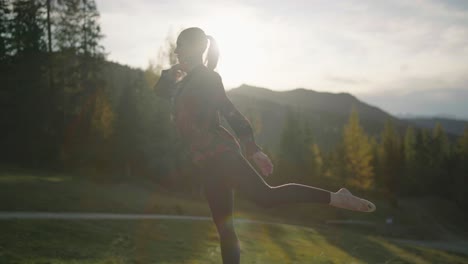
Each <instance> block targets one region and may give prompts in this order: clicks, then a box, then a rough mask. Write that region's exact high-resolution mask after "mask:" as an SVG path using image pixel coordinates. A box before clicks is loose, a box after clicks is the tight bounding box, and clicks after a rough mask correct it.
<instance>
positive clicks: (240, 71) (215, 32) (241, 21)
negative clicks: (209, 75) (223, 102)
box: [204, 11, 268, 88]
mask: <svg viewBox="0 0 468 264" xmlns="http://www.w3.org/2000/svg"><path fill="white" fill-rule="evenodd" d="M226 13H229V12H228V11H226ZM226 13H223V15H220V16H217V17H212V18H211V19H210V21H208V22H207V23H206V25H205V26H204V28H206V30H205V32H206V34H209V35H212V36H213V37H214V38H215V39H216V40H217V42H218V46H219V49H220V59H219V63H218V68H217V71H218V72H219V73H220V74H221V76H222V78H223V82H224V85H225V87H227V88H231V87H235V86H238V85H240V84H242V83H245V82H249V81H251V80H255V79H256V78H255V75H256V74H257V73H258V71H259V70H260V69H262V68H263V67H264V65H265V64H266V63H268V60H267V56H266V54H267V52H266V50H265V44H264V43H265V41H264V35H263V34H262V33H261V32H262V31H261V24H260V23H259V22H257V21H256V20H255V19H254V18H252V17H251V16H249V15H241V17H239V15H238V14H235V15H225V14H226Z"/></svg>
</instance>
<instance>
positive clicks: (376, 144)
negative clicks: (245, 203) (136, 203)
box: [0, 0, 468, 209]
mask: <svg viewBox="0 0 468 264" xmlns="http://www.w3.org/2000/svg"><path fill="white" fill-rule="evenodd" d="M103 37H105V36H104V35H103V34H102V32H101V28H100V25H99V11H98V9H97V7H96V3H95V1H93V0H87V1H80V0H62V1H58V0H57V1H52V0H0V85H1V89H0V94H1V96H0V102H1V105H2V111H1V114H0V116H1V117H0V118H1V123H2V127H3V129H2V130H1V132H0V133H1V135H0V138H1V141H0V142H1V149H2V151H1V154H0V155H1V162H2V166H5V167H8V166H18V167H24V168H30V169H36V170H46V171H79V172H81V173H83V174H96V175H99V177H100V178H101V180H103V181H113V182H125V181H138V179H142V178H145V179H150V180H153V181H155V182H158V183H161V184H162V185H164V186H165V185H168V186H172V187H170V188H174V190H175V191H185V190H187V189H193V188H194V186H196V185H197V183H195V182H193V181H187V180H186V179H187V175H186V174H190V173H191V172H190V164H189V162H188V160H187V157H186V155H185V154H184V153H186V152H184V147H185V146H183V145H181V144H180V140H178V138H177V136H176V133H175V131H174V127H172V125H171V123H170V120H169V111H170V110H169V102H167V101H165V100H164V99H162V98H158V97H157V96H155V93H154V90H153V87H154V84H155V83H156V81H157V80H158V78H159V73H160V71H161V67H162V65H165V64H164V63H166V62H169V63H171V62H172V63H173V62H174V60H175V58H174V57H173V56H171V51H172V50H173V48H174V45H175V44H174V42H173V40H171V39H170V38H168V43H167V45H166V46H165V47H162V48H161V54H162V55H161V56H160V57H159V60H158V61H155V62H154V63H150V64H149V66H148V67H147V68H146V69H137V68H132V67H129V66H125V65H120V64H118V63H115V62H110V61H107V60H106V50H105V47H103V46H102V45H101V40H102V38H103ZM234 90H235V89H234ZM228 95H229V96H230V97H231V98H233V101H234V102H237V101H238V100H241V99H239V98H237V97H236V98H237V99H236V100H234V99H235V95H234V94H232V93H231V92H228ZM337 98H338V97H337ZM255 100H257V99H252V100H250V101H248V102H249V104H255ZM330 104H340V101H339V100H337V101H335V102H334V101H333V100H332V101H330ZM244 106H245V103H244ZM239 109H241V111H242V112H243V113H244V114H245V115H246V116H247V117H248V119H249V120H250V121H251V123H252V126H253V128H254V130H255V131H256V135H257V136H258V137H262V133H265V131H264V130H262V122H263V121H264V119H263V117H264V115H265V113H264V112H261V111H247V110H246V108H245V107H239ZM307 111H308V110H307V109H306V108H296V107H291V108H289V109H288V111H287V115H286V116H285V120H284V124H285V125H284V126H283V127H282V129H281V130H279V131H276V132H275V133H277V134H278V137H279V138H280V141H279V142H278V147H273V146H272V145H271V144H269V143H268V142H264V143H265V144H264V145H263V146H262V147H263V148H264V150H265V152H266V153H267V154H269V155H270V156H271V157H272V160H273V162H274V165H275V171H274V174H273V175H272V176H271V177H269V178H267V179H266V180H267V181H268V182H269V183H271V184H273V185H277V184H281V183H286V182H299V183H304V184H310V185H314V186H321V187H324V188H330V189H337V188H339V187H341V186H348V187H349V188H351V189H352V190H354V191H356V192H368V193H372V194H373V195H375V196H382V197H384V198H385V199H387V200H388V202H389V203H390V204H391V205H392V206H395V207H398V202H397V201H398V198H399V197H402V196H405V197H406V196H409V197H413V196H426V195H436V196H440V197H444V198H446V199H449V200H452V201H454V202H456V203H457V204H458V205H459V206H461V207H463V208H465V209H467V208H468V199H467V198H468V197H467V192H466V178H467V176H468V127H466V128H465V130H464V133H463V134H462V135H454V134H451V133H447V132H446V131H445V130H444V127H443V126H442V125H441V124H437V125H436V126H434V127H433V128H432V129H428V128H423V127H418V126H417V125H412V124H406V125H404V126H402V125H401V124H400V123H398V122H399V121H398V119H397V118H393V117H391V116H389V118H388V119H387V120H380V122H382V123H384V125H382V126H377V127H375V126H374V127H370V126H366V120H369V119H368V118H360V117H361V116H363V115H365V114H366V113H365V112H363V111H360V109H359V107H351V108H349V109H347V111H346V112H344V113H342V115H341V117H340V118H341V119H340V120H345V121H343V122H342V121H340V122H338V123H339V124H338V125H336V124H335V128H336V133H337V134H338V135H339V136H338V137H335V138H333V140H332V142H330V141H331V140H328V141H327V142H326V144H325V142H321V140H322V138H321V137H317V136H316V134H317V133H318V132H317V131H316V127H320V126H323V125H325V124H326V123H327V122H329V120H335V119H336V118H335V117H336V113H333V114H331V113H330V114H327V112H323V113H322V114H321V118H320V119H317V120H312V121H311V119H310V118H306V116H307ZM376 131H377V133H376ZM324 145H326V146H327V147H324ZM174 183H175V184H174ZM174 186H177V187H174ZM195 188H196V187H195Z"/></svg>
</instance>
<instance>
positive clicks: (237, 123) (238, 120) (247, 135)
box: [209, 73, 262, 157]
mask: <svg viewBox="0 0 468 264" xmlns="http://www.w3.org/2000/svg"><path fill="white" fill-rule="evenodd" d="M213 76H214V77H213V79H214V80H213V81H212V86H213V87H211V89H210V91H209V92H212V93H213V94H212V95H213V97H212V100H214V104H215V107H216V109H218V110H219V111H220V112H221V114H222V115H223V116H224V118H225V119H226V121H227V122H228V123H229V125H230V126H231V127H232V129H233V130H234V132H235V133H236V136H237V137H238V138H239V141H240V143H241V145H242V147H243V148H244V151H245V153H246V155H247V156H248V157H251V156H252V155H253V154H255V153H256V152H257V151H261V150H262V148H261V147H260V146H258V145H257V144H256V143H255V138H254V133H253V129H252V126H251V124H250V122H249V120H248V119H247V118H246V117H245V116H244V115H242V114H241V113H240V112H239V110H238V109H237V108H236V107H235V106H234V104H233V103H232V102H231V100H229V98H228V97H227V95H226V91H225V90H224V85H223V82H222V80H221V76H219V74H217V73H216V74H215V75H213ZM209 86H211V85H209ZM210 97H211V96H210Z"/></svg>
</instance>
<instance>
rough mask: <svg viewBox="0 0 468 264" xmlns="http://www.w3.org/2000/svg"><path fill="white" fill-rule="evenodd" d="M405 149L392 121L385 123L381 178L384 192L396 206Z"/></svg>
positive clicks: (381, 145) (381, 149)
mask: <svg viewBox="0 0 468 264" xmlns="http://www.w3.org/2000/svg"><path fill="white" fill-rule="evenodd" d="M403 155H404V154H403V148H402V144H401V140H400V136H399V135H398V133H397V131H396V130H395V128H394V127H393V124H392V122H391V121H390V120H387V122H386V123H385V128H384V131H383V133H382V142H381V144H380V146H379V173H378V174H379V177H381V178H382V181H381V183H382V185H383V186H381V187H383V190H385V191H386V193H387V195H388V199H389V201H390V202H391V203H392V204H393V205H396V204H395V202H396V195H397V194H398V192H399V185H400V180H401V178H402V173H403V162H404V156H403Z"/></svg>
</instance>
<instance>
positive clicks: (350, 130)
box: [343, 109, 374, 189]
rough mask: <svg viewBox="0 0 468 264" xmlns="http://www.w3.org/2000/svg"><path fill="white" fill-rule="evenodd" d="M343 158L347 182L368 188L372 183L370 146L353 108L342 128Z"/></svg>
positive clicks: (357, 186)
mask: <svg viewBox="0 0 468 264" xmlns="http://www.w3.org/2000/svg"><path fill="white" fill-rule="evenodd" d="M343 142H344V160H345V164H346V165H345V166H346V172H347V182H348V183H349V184H350V185H351V186H354V187H356V188H360V189H370V188H371V187H373V184H374V168H373V167H372V165H371V163H372V159H373V157H372V146H371V143H370V141H369V138H368V136H367V135H366V133H365V132H364V130H363V129H362V127H361V126H360V124H359V116H358V113H357V111H356V109H353V110H352V112H351V115H350V118H349V121H348V124H346V126H345V128H344V134H343Z"/></svg>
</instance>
